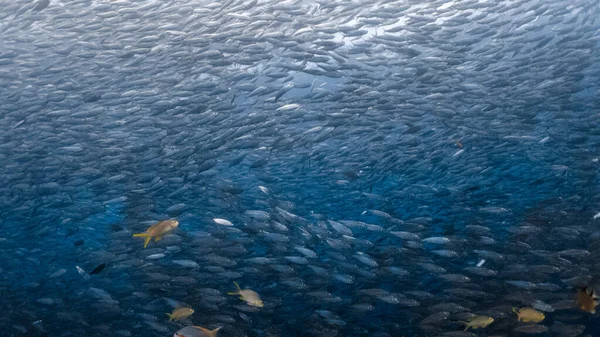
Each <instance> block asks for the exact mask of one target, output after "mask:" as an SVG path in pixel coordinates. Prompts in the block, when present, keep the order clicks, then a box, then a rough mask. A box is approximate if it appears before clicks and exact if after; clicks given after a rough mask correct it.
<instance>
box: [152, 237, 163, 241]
mask: <svg viewBox="0 0 600 337" xmlns="http://www.w3.org/2000/svg"><path fill="white" fill-rule="evenodd" d="M160 239H162V236H156V237H154V242H156V241H158V240H160Z"/></svg>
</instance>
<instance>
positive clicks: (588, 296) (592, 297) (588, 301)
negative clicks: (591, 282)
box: [576, 286, 600, 314]
mask: <svg viewBox="0 0 600 337" xmlns="http://www.w3.org/2000/svg"><path fill="white" fill-rule="evenodd" d="M576 299H577V307H578V308H579V309H580V310H581V311H583V312H587V313H590V314H595V313H596V307H597V306H598V303H600V301H598V297H597V296H596V293H595V291H594V289H590V288H589V287H588V286H585V287H584V288H583V289H579V290H577V297H576Z"/></svg>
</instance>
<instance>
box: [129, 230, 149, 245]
mask: <svg viewBox="0 0 600 337" xmlns="http://www.w3.org/2000/svg"><path fill="white" fill-rule="evenodd" d="M133 236H134V237H139V238H144V248H146V246H148V242H150V239H151V237H150V234H148V233H140V234H133Z"/></svg>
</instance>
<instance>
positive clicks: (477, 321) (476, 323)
mask: <svg viewBox="0 0 600 337" xmlns="http://www.w3.org/2000/svg"><path fill="white" fill-rule="evenodd" d="M458 322H459V323H462V324H464V325H465V331H467V330H468V329H469V328H473V329H478V328H485V327H486V326H488V325H490V324H492V323H493V322H494V319H493V318H492V317H489V316H474V317H473V318H471V319H470V320H469V321H468V322H463V321H458Z"/></svg>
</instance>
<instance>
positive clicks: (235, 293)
mask: <svg viewBox="0 0 600 337" xmlns="http://www.w3.org/2000/svg"><path fill="white" fill-rule="evenodd" d="M237 294H239V293H238V292H229V293H227V295H237Z"/></svg>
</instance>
